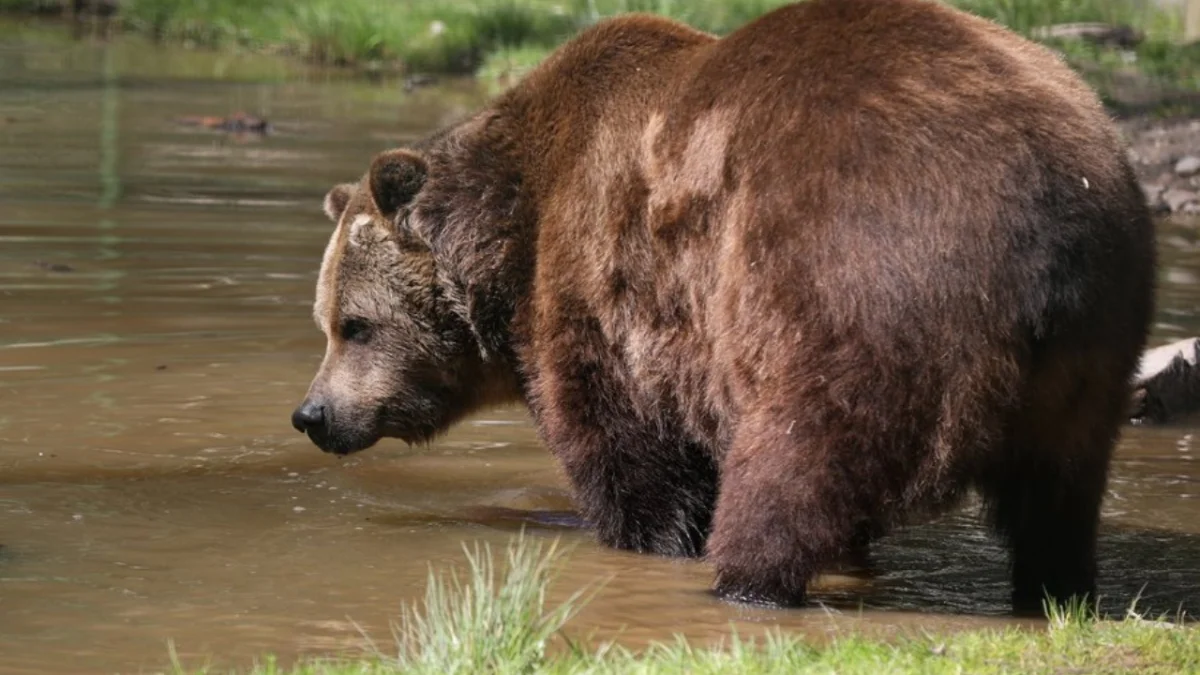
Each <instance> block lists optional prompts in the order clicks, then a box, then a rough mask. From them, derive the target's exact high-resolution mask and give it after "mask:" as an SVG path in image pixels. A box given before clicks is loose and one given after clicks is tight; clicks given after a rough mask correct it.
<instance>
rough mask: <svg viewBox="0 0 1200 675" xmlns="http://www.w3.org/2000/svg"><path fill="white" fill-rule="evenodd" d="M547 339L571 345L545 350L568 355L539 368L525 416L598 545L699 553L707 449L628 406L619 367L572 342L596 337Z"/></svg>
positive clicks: (705, 527)
mask: <svg viewBox="0 0 1200 675" xmlns="http://www.w3.org/2000/svg"><path fill="white" fill-rule="evenodd" d="M556 339H557V340H558V341H566V340H571V341H575V342H576V344H574V345H572V346H559V347H556V348H555V349H554V350H553V352H554V353H556V354H569V355H571V357H570V358H566V359H561V360H557V359H556V360H553V361H547V362H544V363H543V364H542V367H541V368H540V370H539V376H538V381H537V388H538V390H539V394H538V396H537V404H536V405H535V407H534V414H535V417H536V418H537V420H538V427H539V429H540V433H541V434H542V437H543V439H544V441H545V443H546V445H547V447H548V448H549V449H550V451H551V452H552V453H553V454H554V455H555V457H556V458H557V459H558V460H559V462H560V464H561V466H562V467H563V470H564V471H565V473H566V475H567V478H568V479H569V481H570V483H571V486H572V488H573V495H574V499H575V502H576V504H577V506H578V507H579V509H580V511H581V512H582V515H583V517H584V518H585V519H586V520H587V521H588V523H589V524H591V525H592V526H593V527H594V528H595V530H596V534H597V537H598V538H599V540H600V541H601V543H603V544H605V545H607V546H611V547H613V548H618V549H623V550H630V551H636V552H641V553H654V554H658V555H666V556H680V557H694V556H699V555H700V554H701V553H702V552H703V550H704V542H705V540H706V539H707V537H708V532H709V527H710V524H711V521H712V512H713V508H714V503H715V501H716V494H717V466H716V463H715V461H714V459H713V456H712V454H711V452H710V451H709V450H708V448H706V447H704V446H702V445H699V444H696V443H691V442H688V441H687V440H685V435H684V434H683V433H682V431H681V430H680V429H679V426H678V425H677V424H675V423H673V422H672V420H671V419H670V418H669V416H668V415H667V413H666V412H665V411H662V410H655V411H646V410H638V409H636V408H635V407H634V405H633V404H632V401H630V399H629V396H628V394H627V393H626V392H625V391H624V390H623V389H622V388H621V387H620V383H621V382H623V381H625V380H624V378H622V377H620V376H621V374H622V373H621V368H622V365H621V363H620V362H619V361H616V360H613V359H611V358H603V357H605V356H609V354H608V353H607V352H605V351H603V350H599V349H592V348H587V347H581V346H580V345H579V344H578V341H584V340H591V342H590V343H589V345H594V344H595V342H596V341H598V337H597V336H594V335H589V334H588V332H585V331H567V330H562V331H559V332H558V334H557V336H556ZM591 354H599V355H601V356H602V357H601V358H596V359H589V358H586V355H591Z"/></svg>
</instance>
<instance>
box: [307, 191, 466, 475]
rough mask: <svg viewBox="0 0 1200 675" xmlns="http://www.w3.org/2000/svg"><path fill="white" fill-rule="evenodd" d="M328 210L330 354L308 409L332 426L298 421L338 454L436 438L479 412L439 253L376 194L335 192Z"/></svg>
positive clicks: (325, 278)
mask: <svg viewBox="0 0 1200 675" xmlns="http://www.w3.org/2000/svg"><path fill="white" fill-rule="evenodd" d="M325 211H326V213H327V214H328V215H329V217H330V218H331V219H333V220H334V221H335V222H336V223H337V228H336V230H335V231H334V233H333V236H332V237H331V238H330V241H329V244H328V246H327V248H326V251H325V257H324V260H323V261H322V263H321V272H320V277H319V279H318V282H317V293H316V301H315V303H314V305H313V315H314V319H315V320H316V322H317V325H318V327H319V328H320V329H321V331H322V332H324V334H325V336H326V351H325V358H324V361H323V362H322V363H321V367H320V370H319V371H318V372H317V374H316V377H315V378H314V379H313V382H312V385H311V386H310V388H309V392H308V396H307V397H306V399H305V403H304V404H302V408H303V407H304V406H309V409H310V410H317V409H319V410H320V411H321V413H320V415H319V418H320V419H321V422H322V423H320V424H307V425H301V424H298V423H296V422H295V421H294V422H293V423H294V424H297V428H298V429H301V430H302V431H305V432H307V433H308V435H309V437H310V438H311V439H312V440H313V442H314V443H316V444H317V445H318V446H319V447H320V448H321V449H322V450H325V451H326V452H334V453H338V454H346V453H350V452H356V451H358V450H362V449H365V448H367V447H370V446H371V445H373V444H375V443H376V442H377V441H378V440H379V439H380V438H382V437H385V436H387V437H397V438H401V439H403V440H405V441H408V442H410V443H412V442H421V441H424V440H428V439H429V438H430V437H432V436H433V435H435V434H436V433H438V432H440V431H443V430H444V429H445V428H446V427H447V426H449V424H451V423H452V422H453V421H454V420H456V419H458V418H459V417H461V416H462V415H463V414H465V412H468V411H469V409H470V408H472V407H474V403H475V399H476V394H475V393H474V392H475V388H476V387H474V386H473V385H474V384H476V382H475V381H477V380H478V379H479V373H480V370H481V367H480V364H479V358H478V348H477V346H475V345H474V344H473V339H472V337H471V333H470V330H469V328H468V327H467V326H466V324H465V323H464V322H463V321H462V320H461V319H460V318H459V317H458V316H456V315H455V314H454V312H452V311H451V310H450V308H449V307H448V306H447V303H446V301H445V300H444V294H443V293H442V289H441V288H439V286H438V280H437V270H436V266H435V263H434V259H433V256H432V254H431V253H430V251H429V249H428V248H427V247H426V246H425V245H424V244H423V243H422V242H421V241H420V240H418V239H417V238H416V237H415V236H414V235H413V234H412V233H411V232H410V231H408V230H407V228H404V227H399V226H397V224H396V223H394V222H390V221H389V220H388V219H387V218H385V217H383V216H382V215H381V214H380V213H379V211H378V209H377V207H376V205H375V202H374V200H373V199H372V197H371V194H370V190H369V188H367V187H366V186H365V185H350V184H345V185H339V186H337V187H335V188H334V189H333V190H331V191H330V193H329V194H328V195H327V197H326V200H325ZM400 217H401V218H403V217H404V216H400ZM298 410H299V409H298ZM293 419H294V420H295V417H294V418H293Z"/></svg>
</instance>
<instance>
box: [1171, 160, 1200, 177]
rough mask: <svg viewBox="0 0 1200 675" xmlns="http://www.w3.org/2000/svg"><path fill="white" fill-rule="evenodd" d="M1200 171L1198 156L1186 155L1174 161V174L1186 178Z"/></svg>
mask: <svg viewBox="0 0 1200 675" xmlns="http://www.w3.org/2000/svg"><path fill="white" fill-rule="evenodd" d="M1197 173H1200V157H1197V156H1195V155H1188V156H1187V157H1184V158H1182V159H1180V160H1179V161H1178V162H1175V174H1176V175H1179V176H1183V177H1184V178H1188V177H1190V176H1194V175H1196V174H1197Z"/></svg>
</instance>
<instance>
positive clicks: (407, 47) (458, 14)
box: [0, 0, 1200, 88]
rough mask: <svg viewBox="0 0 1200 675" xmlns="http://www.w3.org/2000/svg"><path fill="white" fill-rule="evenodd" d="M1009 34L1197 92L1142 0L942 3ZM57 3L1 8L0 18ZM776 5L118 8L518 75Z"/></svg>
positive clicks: (338, 55) (254, 36)
mask: <svg viewBox="0 0 1200 675" xmlns="http://www.w3.org/2000/svg"><path fill="white" fill-rule="evenodd" d="M950 1H951V2H953V3H954V4H957V5H958V6H960V7H962V8H964V9H967V10H968V11H971V12H974V13H976V14H979V15H981V16H984V17H987V18H990V19H994V20H996V21H999V22H1000V23H1003V24H1004V25H1007V26H1009V27H1011V28H1013V29H1014V30H1017V31H1018V32H1022V33H1025V34H1029V35H1033V34H1036V30H1037V29H1038V28H1039V27H1044V26H1048V25H1054V24H1064V23H1073V22H1103V23H1109V24H1119V25H1126V26H1131V27H1133V28H1135V29H1137V30H1139V31H1141V32H1142V33H1144V35H1145V40H1144V41H1143V42H1142V43H1141V44H1140V45H1139V46H1138V47H1137V48H1136V49H1134V50H1131V51H1123V52H1115V51H1113V50H1105V49H1100V48H1096V47H1094V46H1090V45H1089V43H1087V42H1083V41H1079V40H1069V41H1059V42H1060V46H1062V47H1063V48H1064V49H1066V50H1067V51H1069V52H1070V54H1071V56H1072V57H1073V58H1074V59H1075V60H1077V61H1080V62H1086V63H1088V64H1092V65H1097V66H1099V67H1100V68H1101V69H1102V70H1105V71H1113V70H1121V69H1125V70H1129V69H1133V70H1136V71H1139V72H1145V73H1147V74H1150V75H1154V76H1159V77H1166V78H1168V79H1170V80H1172V81H1174V82H1176V83H1179V84H1181V85H1182V86H1184V87H1185V88H1197V87H1200V49H1184V48H1181V47H1179V46H1178V45H1177V44H1176V43H1177V38H1178V37H1179V36H1180V35H1181V32H1182V28H1181V24H1182V17H1181V15H1180V11H1178V8H1171V9H1169V10H1164V9H1161V8H1159V7H1158V5H1156V4H1155V3H1154V2H1153V1H1152V0H950ZM61 2H62V0H0V11H5V10H8V11H30V10H37V9H41V10H45V9H46V8H48V7H54V6H56V5H58V4H60V3H61ZM785 2H786V0H472V1H465V2H457V1H456V2H446V1H444V0H123V1H122V2H121V3H120V9H119V11H118V13H117V15H116V18H115V21H116V22H117V24H118V25H119V26H120V27H122V28H123V29H125V30H131V31H136V32H139V33H144V34H148V35H152V36H155V37H157V38H159V39H162V40H168V41H173V42H182V43H187V44H193V45H197V46H204V47H216V48H242V49H251V50H270V51H282V52H287V53H291V54H296V55H299V56H303V57H304V58H307V59H310V60H312V61H314V62H318V63H322V64H336V65H346V66H353V67H358V68H388V69H393V68H397V69H403V70H405V71H409V72H425V73H458V74H468V73H478V72H483V73H485V74H487V75H492V76H496V75H514V74H520V73H521V72H523V71H524V70H526V69H527V68H528V67H530V66H531V65H533V64H536V63H537V62H538V61H539V60H540V59H541V58H542V56H544V55H545V54H546V53H547V52H548V51H549V50H551V49H552V48H553V47H554V46H556V45H558V44H560V43H561V42H562V41H563V40H565V39H567V38H568V37H569V36H571V35H572V34H574V33H575V32H577V31H578V30H580V29H581V28H583V27H585V26H587V25H589V24H591V23H593V22H595V21H597V20H599V19H601V18H604V17H609V16H613V15H616V14H620V13H624V12H631V11H645V12H654V13H658V14H663V15H666V16H671V17H674V18H676V19H679V20H681V21H684V22H686V23H688V24H690V25H692V26H695V27H697V28H700V29H702V30H706V31H709V32H712V33H716V34H725V33H728V32H729V31H730V30H733V29H734V28H736V27H738V26H740V25H742V24H744V23H745V22H747V21H749V20H751V19H753V18H755V17H757V16H760V15H761V14H763V13H765V12H767V11H769V10H771V9H773V8H775V7H777V6H779V5H781V4H785Z"/></svg>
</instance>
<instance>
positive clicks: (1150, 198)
mask: <svg viewBox="0 0 1200 675" xmlns="http://www.w3.org/2000/svg"><path fill="white" fill-rule="evenodd" d="M1165 189H1166V188H1164V187H1163V186H1161V185H1158V184H1156V183H1142V194H1144V195H1146V203H1147V204H1149V205H1150V206H1152V207H1153V206H1155V205H1157V204H1159V203H1160V201H1161V198H1162V193H1163V191H1164V190H1165Z"/></svg>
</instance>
